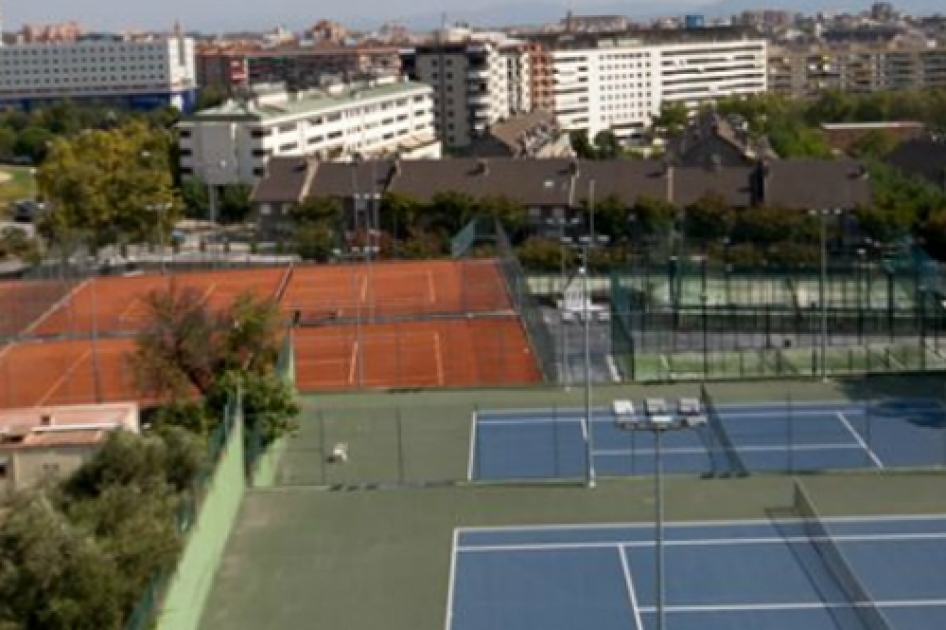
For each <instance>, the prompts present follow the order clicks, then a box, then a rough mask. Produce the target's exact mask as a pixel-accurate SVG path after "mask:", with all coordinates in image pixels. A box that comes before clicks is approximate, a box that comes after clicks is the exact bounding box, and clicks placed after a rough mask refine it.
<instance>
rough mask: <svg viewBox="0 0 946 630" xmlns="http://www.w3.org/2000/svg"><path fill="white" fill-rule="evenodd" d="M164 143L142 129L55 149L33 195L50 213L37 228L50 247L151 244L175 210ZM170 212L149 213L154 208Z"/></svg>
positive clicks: (88, 136) (63, 142)
mask: <svg viewBox="0 0 946 630" xmlns="http://www.w3.org/2000/svg"><path fill="white" fill-rule="evenodd" d="M167 144H168V137H167V135H166V134H164V133H163V132H157V131H155V130H153V129H151V128H149V127H147V126H146V125H144V124H143V123H130V124H128V125H125V126H123V127H119V128H115V129H112V130H107V131H102V130H94V131H88V132H86V133H82V134H79V135H78V136H76V137H75V138H72V139H63V138H60V139H57V140H55V141H54V142H53V144H52V146H51V149H50V154H49V157H48V159H47V160H46V161H45V162H44V163H43V166H42V167H41V168H40V169H39V171H38V173H37V176H36V180H37V184H38V186H39V190H40V192H41V193H42V195H43V197H44V198H45V199H46V200H47V202H48V203H49V204H50V205H51V206H52V209H53V211H52V212H48V213H46V215H45V217H44V219H43V221H42V222H41V223H40V228H41V230H42V231H43V233H44V235H45V236H46V237H47V238H49V239H50V240H52V241H53V242H54V243H56V242H62V241H64V240H65V239H66V238H67V236H69V235H72V234H75V233H76V232H82V233H84V234H85V235H86V236H87V237H88V238H89V239H90V241H91V244H92V245H93V246H102V245H106V244H111V243H119V242H123V241H152V240H154V237H155V234H156V232H158V231H159V230H168V229H169V227H170V225H171V224H172V223H173V220H174V219H175V218H176V217H177V215H178V213H179V211H180V202H179V199H178V198H177V195H176V194H175V191H174V189H173V187H172V182H171V171H170V165H169V164H168V150H167ZM159 206H160V207H169V209H168V210H166V211H164V212H155V211H154V210H153V208H155V207H159Z"/></svg>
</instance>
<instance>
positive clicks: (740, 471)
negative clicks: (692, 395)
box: [700, 385, 749, 476]
mask: <svg viewBox="0 0 946 630" xmlns="http://www.w3.org/2000/svg"><path fill="white" fill-rule="evenodd" d="M700 397H701V399H702V401H703V409H705V410H706V416H707V419H708V421H709V426H710V429H712V430H713V433H714V435H715V436H716V441H717V442H718V443H719V445H720V446H721V447H722V449H723V453H725V455H726V460H727V462H729V468H730V472H732V473H735V474H737V475H740V476H745V475H748V474H749V469H748V468H746V464H745V462H743V461H742V457H740V456H739V452H738V451H737V450H736V445H735V444H733V441H732V438H731V437H729V433H728V432H727V431H726V427H725V426H724V425H723V421H722V419H721V418H720V417H719V411H717V409H716V403H715V402H713V397H712V396H710V393H709V390H707V389H706V385H701V386H700Z"/></svg>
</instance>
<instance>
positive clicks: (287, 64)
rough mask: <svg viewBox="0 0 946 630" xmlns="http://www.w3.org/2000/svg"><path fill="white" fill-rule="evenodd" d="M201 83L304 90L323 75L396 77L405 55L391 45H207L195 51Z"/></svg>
mask: <svg viewBox="0 0 946 630" xmlns="http://www.w3.org/2000/svg"><path fill="white" fill-rule="evenodd" d="M196 66H197V81H198V83H199V84H200V86H201V87H218V88H223V89H225V90H226V91H227V92H228V93H231V94H232V93H234V92H236V91H237V90H238V89H240V88H244V87H247V86H252V85H255V84H258V83H278V82H285V83H289V84H291V85H294V86H297V87H300V88H305V87H313V86H317V85H318V84H319V82H320V81H321V80H322V79H323V77H325V76H335V77H340V78H343V79H345V80H349V81H353V80H356V79H359V78H364V77H367V76H371V77H385V76H398V75H399V74H400V73H401V57H400V54H399V53H398V50H397V48H393V47H388V46H336V45H329V46H312V47H306V48H303V47H294V48H276V49H255V48H245V47H242V48H241V47H228V46H217V45H207V46H199V47H198V49H197V53H196Z"/></svg>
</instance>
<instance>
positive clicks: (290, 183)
mask: <svg viewBox="0 0 946 630" xmlns="http://www.w3.org/2000/svg"><path fill="white" fill-rule="evenodd" d="M315 167H316V162H315V161H313V160H310V159H308V158H304V157H274V158H271V159H270V160H269V162H268V163H267V165H266V177H263V178H262V179H260V181H259V182H258V183H257V184H256V188H255V189H254V190H253V201H254V202H256V203H287V202H296V201H301V200H302V198H303V195H304V192H305V189H306V186H307V184H308V181H309V178H310V177H311V175H312V172H313V171H314V170H315Z"/></svg>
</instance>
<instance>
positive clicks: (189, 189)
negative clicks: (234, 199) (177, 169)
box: [180, 177, 210, 219]
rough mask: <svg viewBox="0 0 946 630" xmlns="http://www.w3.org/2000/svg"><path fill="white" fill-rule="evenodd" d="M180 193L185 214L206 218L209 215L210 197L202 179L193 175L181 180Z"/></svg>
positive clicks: (195, 217) (193, 217) (194, 217)
mask: <svg viewBox="0 0 946 630" xmlns="http://www.w3.org/2000/svg"><path fill="white" fill-rule="evenodd" d="M180 195H181V203H182V204H183V212H184V214H185V215H187V216H188V217H190V218H191V219H206V218H207V217H209V216H210V198H209V197H208V195H207V186H206V185H204V183H203V182H202V181H200V180H199V179H196V178H194V177H188V178H187V179H185V180H183V181H182V182H181V187H180Z"/></svg>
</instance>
